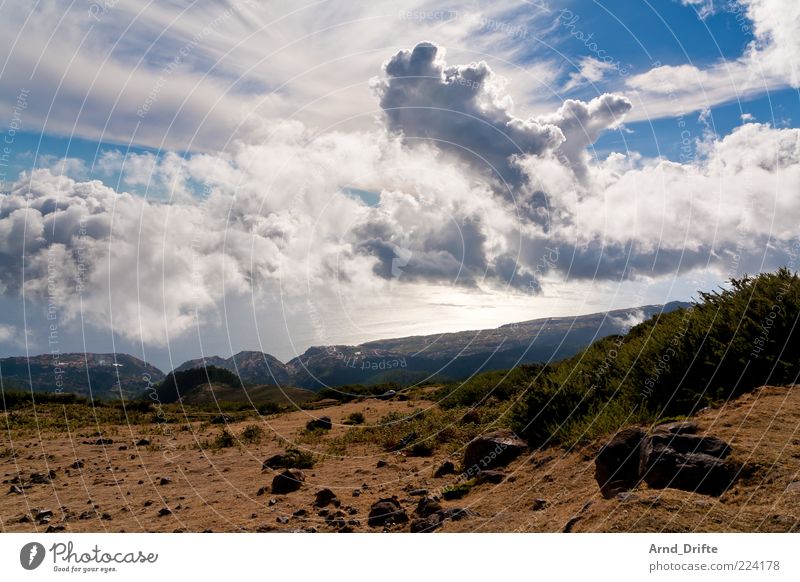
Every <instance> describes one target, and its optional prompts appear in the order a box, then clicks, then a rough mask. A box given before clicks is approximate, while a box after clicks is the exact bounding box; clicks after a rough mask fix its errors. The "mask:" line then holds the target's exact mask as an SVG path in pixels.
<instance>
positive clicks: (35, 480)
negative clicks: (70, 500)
mask: <svg viewBox="0 0 800 582" xmlns="http://www.w3.org/2000/svg"><path fill="white" fill-rule="evenodd" d="M55 476H56V472H55V471H53V470H52V469H51V470H50V471H49V472H48V473H47V474H46V475H45V474H42V473H31V476H30V478H29V479H28V481H29V482H30V483H32V484H34V485H49V484H50V483H51V482H52V480H53V479H54V478H55Z"/></svg>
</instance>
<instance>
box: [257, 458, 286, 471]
mask: <svg viewBox="0 0 800 582" xmlns="http://www.w3.org/2000/svg"><path fill="white" fill-rule="evenodd" d="M285 466H286V455H281V454H277V455H272V456H271V457H270V458H269V459H267V460H266V461H264V462H263V463H261V469H282V468H283V467H285Z"/></svg>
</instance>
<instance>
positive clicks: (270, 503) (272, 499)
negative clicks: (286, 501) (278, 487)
mask: <svg viewBox="0 0 800 582" xmlns="http://www.w3.org/2000/svg"><path fill="white" fill-rule="evenodd" d="M276 503H278V500H277V499H275V498H274V497H270V498H269V501H268V502H267V505H269V506H270V507H272V506H273V505H275V504H276Z"/></svg>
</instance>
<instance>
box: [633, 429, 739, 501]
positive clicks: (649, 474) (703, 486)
mask: <svg viewBox="0 0 800 582" xmlns="http://www.w3.org/2000/svg"><path fill="white" fill-rule="evenodd" d="M730 452H731V447H730V445H728V443H726V442H725V441H723V440H721V439H718V438H716V437H708V436H705V437H704V436H696V435H691V434H654V435H652V436H651V437H649V438H648V439H647V441H646V443H645V445H644V448H643V450H642V477H643V479H644V481H645V482H646V483H647V484H648V485H649V486H650V487H652V488H654V489H664V488H666V487H671V488H673V489H681V490H683V491H694V492H696V493H702V494H705V495H721V494H722V493H724V492H725V491H726V490H727V489H728V488H729V487H730V486H731V485H732V484H733V481H734V479H735V478H736V468H735V467H734V466H733V465H732V464H730V463H727V462H725V458H726V457H727V456H728V455H729V454H730Z"/></svg>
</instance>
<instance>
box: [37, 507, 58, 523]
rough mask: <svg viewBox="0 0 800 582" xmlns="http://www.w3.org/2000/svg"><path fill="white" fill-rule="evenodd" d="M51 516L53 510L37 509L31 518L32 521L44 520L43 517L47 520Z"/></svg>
mask: <svg viewBox="0 0 800 582" xmlns="http://www.w3.org/2000/svg"><path fill="white" fill-rule="evenodd" d="M52 517H53V512H52V511H50V510H48V509H44V510H42V511H37V512H36V513H35V514H34V516H33V519H34V521H44V520H45V519H46V520H48V521H49V520H50V518H52Z"/></svg>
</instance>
